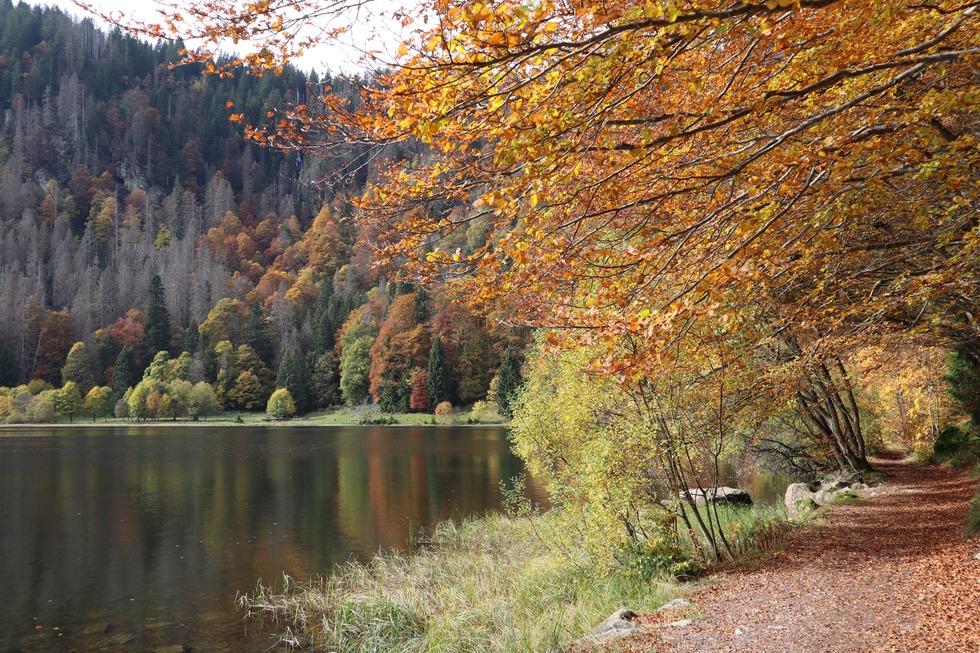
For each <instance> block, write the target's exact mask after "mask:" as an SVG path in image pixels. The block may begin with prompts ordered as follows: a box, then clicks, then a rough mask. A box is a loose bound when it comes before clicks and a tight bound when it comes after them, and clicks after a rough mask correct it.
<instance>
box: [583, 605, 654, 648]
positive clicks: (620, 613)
mask: <svg viewBox="0 0 980 653" xmlns="http://www.w3.org/2000/svg"><path fill="white" fill-rule="evenodd" d="M637 616H638V615H637V614H636V613H635V612H633V611H632V610H627V609H625V608H624V609H621V610H616V611H615V612H613V613H612V614H611V615H609V618H608V619H606V620H605V621H603V622H602V623H601V624H599V625H598V626H597V627H596V629H595V630H593V631H592V633H591V634H589V635H586V636H585V637H582V638H581V639H577V640H575V641H574V642H572V643H571V646H573V647H574V646H575V645H587V644H597V643H599V642H606V641H609V640H611V639H616V638H617V637H623V636H624V635H629V634H630V633H632V632H634V631H635V630H637V629H638V628H639V627H640V624H638V623H636V621H635V620H636V618H637Z"/></svg>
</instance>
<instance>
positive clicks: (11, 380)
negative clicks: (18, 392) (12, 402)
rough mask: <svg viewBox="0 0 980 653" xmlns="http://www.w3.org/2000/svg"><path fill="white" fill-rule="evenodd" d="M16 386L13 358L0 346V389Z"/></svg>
mask: <svg viewBox="0 0 980 653" xmlns="http://www.w3.org/2000/svg"><path fill="white" fill-rule="evenodd" d="M14 385H17V369H16V368H15V367H14V357H13V356H11V354H10V351H9V350H8V349H7V348H6V347H3V346H0V387H8V388H9V387H10V386H14Z"/></svg>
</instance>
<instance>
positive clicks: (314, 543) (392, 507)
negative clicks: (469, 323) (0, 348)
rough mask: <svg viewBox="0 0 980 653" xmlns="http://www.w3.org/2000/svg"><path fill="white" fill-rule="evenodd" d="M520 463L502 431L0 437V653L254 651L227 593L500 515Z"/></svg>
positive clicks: (134, 431)
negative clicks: (479, 516) (0, 593)
mask: <svg viewBox="0 0 980 653" xmlns="http://www.w3.org/2000/svg"><path fill="white" fill-rule="evenodd" d="M521 473H522V468H521V463H520V461H519V460H518V459H516V458H515V457H514V456H513V455H511V454H510V452H509V449H508V443H507V439H506V434H505V431H504V430H503V429H501V428H469V427H468V428H455V429H454V428H449V427H432V428H428V427H396V428H384V427H353V428H348V427H333V428H331V427H322V428H310V427H306V428H289V427H278V426H277V427H271V428H265V427H241V428H227V427H224V428H210V429H209V428H205V427H201V428H199V429H196V428H167V427H117V428H79V429H75V430H70V431H69V430H52V431H49V432H44V431H39V430H30V431H28V430H12V429H8V430H3V429H0V529H2V530H0V587H2V588H4V591H5V594H6V596H5V602H4V603H5V605H4V609H3V610H2V611H0V651H11V650H23V651H47V650H50V651H71V650H77V651H90V650H96V651H154V650H155V649H165V648H166V647H170V649H169V650H171V651H176V650H179V648H177V647H184V648H185V650H193V651H268V650H269V649H270V647H271V646H272V642H271V641H270V640H269V639H268V635H267V634H264V633H254V632H253V633H250V634H249V635H246V633H245V627H244V625H243V623H242V620H241V614H240V613H239V612H238V611H237V610H236V608H235V605H234V599H235V596H236V594H237V593H244V592H249V591H250V590H252V589H253V588H254V587H255V582H256V580H257V579H259V578H261V579H263V581H264V582H265V583H274V584H277V585H281V582H282V580H281V579H282V574H283V573H286V574H289V575H290V576H291V577H293V578H294V579H296V580H306V579H308V578H310V577H311V576H313V575H315V574H317V573H318V572H324V571H327V570H329V569H330V568H331V567H332V566H333V565H335V564H337V563H342V562H344V561H346V560H348V559H350V558H351V557H356V558H361V559H364V558H367V557H369V556H370V555H371V554H372V553H373V552H375V551H377V550H378V549H379V548H388V547H403V546H404V545H405V543H406V541H407V539H408V535H409V533H410V532H411V531H413V530H415V529H417V528H419V527H422V526H431V525H433V524H434V523H436V522H438V521H442V520H446V519H458V518H459V517H461V516H465V515H470V514H474V513H480V512H485V511H487V510H496V509H499V507H500V491H499V482H500V481H501V480H502V479H509V478H511V477H513V476H515V475H518V474H521ZM530 491H531V492H532V493H534V492H535V489H534V488H533V487H532V488H531V490H530ZM536 498H539V499H540V496H538V497H536Z"/></svg>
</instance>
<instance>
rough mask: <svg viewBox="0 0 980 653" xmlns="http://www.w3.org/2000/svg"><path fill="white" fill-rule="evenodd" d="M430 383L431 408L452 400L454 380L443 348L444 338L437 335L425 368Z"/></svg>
mask: <svg viewBox="0 0 980 653" xmlns="http://www.w3.org/2000/svg"><path fill="white" fill-rule="evenodd" d="M425 372H426V375H427V377H428V379H427V380H428V385H429V410H435V407H436V406H438V405H439V404H440V403H442V402H443V401H452V395H453V392H452V381H451V380H450V378H449V368H448V366H447V365H446V355H445V353H444V352H443V349H442V338H441V337H440V336H436V338H435V340H433V341H432V349H431V350H430V351H429V365H428V367H427V368H426V370H425Z"/></svg>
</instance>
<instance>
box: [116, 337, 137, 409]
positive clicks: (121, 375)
mask: <svg viewBox="0 0 980 653" xmlns="http://www.w3.org/2000/svg"><path fill="white" fill-rule="evenodd" d="M141 378H142V377H141V376H140V373H139V370H138V369H137V368H136V357H135V356H134V355H133V349H132V348H131V347H130V346H129V345H126V346H124V347H123V348H122V350H121V351H120V352H119V356H117V357H116V369H115V371H114V372H113V373H112V396H113V397H116V398H120V397H122V396H123V394H125V392H126V389H127V388H132V387H135V386H136V384H137V383H139V382H140V379H141Z"/></svg>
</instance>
